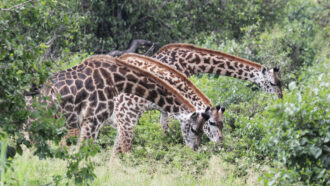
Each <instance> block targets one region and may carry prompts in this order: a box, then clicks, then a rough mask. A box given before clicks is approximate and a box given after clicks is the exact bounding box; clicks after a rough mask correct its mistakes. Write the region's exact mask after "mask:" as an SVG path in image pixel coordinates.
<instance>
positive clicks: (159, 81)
mask: <svg viewBox="0 0 330 186" xmlns="http://www.w3.org/2000/svg"><path fill="white" fill-rule="evenodd" d="M115 62H116V63H118V64H122V65H124V66H125V67H127V68H129V69H132V70H134V71H138V72H140V73H142V74H143V75H144V76H147V77H149V78H151V79H153V80H155V81H156V82H157V83H160V84H161V85H162V86H163V87H164V88H166V90H168V91H170V92H171V93H172V94H174V95H176V96H177V98H178V99H179V100H180V101H181V102H182V103H184V104H185V105H187V107H188V109H191V110H193V111H196V108H195V106H193V105H192V104H191V103H190V102H189V101H188V100H187V99H186V98H185V97H184V96H182V95H181V94H180V92H179V91H178V90H177V89H176V88H174V87H173V86H172V85H170V84H169V83H167V82H166V81H164V80H162V79H161V78H159V77H157V76H155V75H154V74H152V73H150V72H148V71H146V70H143V69H140V68H138V67H136V66H134V65H131V64H129V63H127V62H126V61H124V60H122V59H119V58H115Z"/></svg>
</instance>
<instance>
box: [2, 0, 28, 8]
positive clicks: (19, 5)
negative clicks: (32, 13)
mask: <svg viewBox="0 0 330 186" xmlns="http://www.w3.org/2000/svg"><path fill="white" fill-rule="evenodd" d="M32 1H34V0H28V1H25V2H24V3H20V4H17V5H14V6H12V7H10V8H3V9H1V10H0V11H9V10H12V9H14V8H19V7H22V6H24V5H25V4H26V3H29V2H32Z"/></svg>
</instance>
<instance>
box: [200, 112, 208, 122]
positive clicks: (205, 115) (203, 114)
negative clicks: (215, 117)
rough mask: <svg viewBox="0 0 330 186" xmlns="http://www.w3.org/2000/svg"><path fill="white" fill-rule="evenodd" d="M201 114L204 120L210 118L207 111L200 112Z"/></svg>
mask: <svg viewBox="0 0 330 186" xmlns="http://www.w3.org/2000/svg"><path fill="white" fill-rule="evenodd" d="M202 116H203V118H204V120H205V121H207V120H209V119H210V115H209V114H208V113H207V112H203V113H202Z"/></svg>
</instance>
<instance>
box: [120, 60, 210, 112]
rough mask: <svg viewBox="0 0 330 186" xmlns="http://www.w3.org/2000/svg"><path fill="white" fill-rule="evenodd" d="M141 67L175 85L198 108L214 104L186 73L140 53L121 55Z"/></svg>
mask: <svg viewBox="0 0 330 186" xmlns="http://www.w3.org/2000/svg"><path fill="white" fill-rule="evenodd" d="M120 59H123V60H125V62H127V63H130V64H132V65H134V66H136V67H138V68H140V69H146V70H148V71H149V72H152V73H153V74H155V75H157V77H160V78H161V79H163V80H165V81H166V82H168V83H169V84H170V85H171V86H173V87H175V88H176V89H177V90H178V91H179V92H180V94H182V95H183V96H185V98H187V99H188V100H189V101H190V103H192V104H193V105H194V106H195V107H196V108H197V109H198V110H204V109H205V108H206V107H207V106H212V104H211V101H210V100H209V99H208V98H207V96H205V95H204V94H203V93H202V92H201V91H200V90H199V89H198V88H197V87H196V86H195V85H194V84H193V83H192V82H191V81H190V80H189V79H188V78H187V77H186V76H185V75H184V74H182V73H181V72H179V71H177V70H175V69H173V68H171V67H170V66H169V65H166V64H164V63H162V62H160V61H159V60H156V59H153V58H150V57H146V56H142V55H138V54H125V55H123V56H121V57H120Z"/></svg>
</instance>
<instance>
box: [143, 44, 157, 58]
mask: <svg viewBox="0 0 330 186" xmlns="http://www.w3.org/2000/svg"><path fill="white" fill-rule="evenodd" d="M154 49H155V43H152V45H151V47H150V48H149V49H148V50H147V51H146V52H145V53H144V55H147V54H148V53H149V52H150V51H154Z"/></svg>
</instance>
